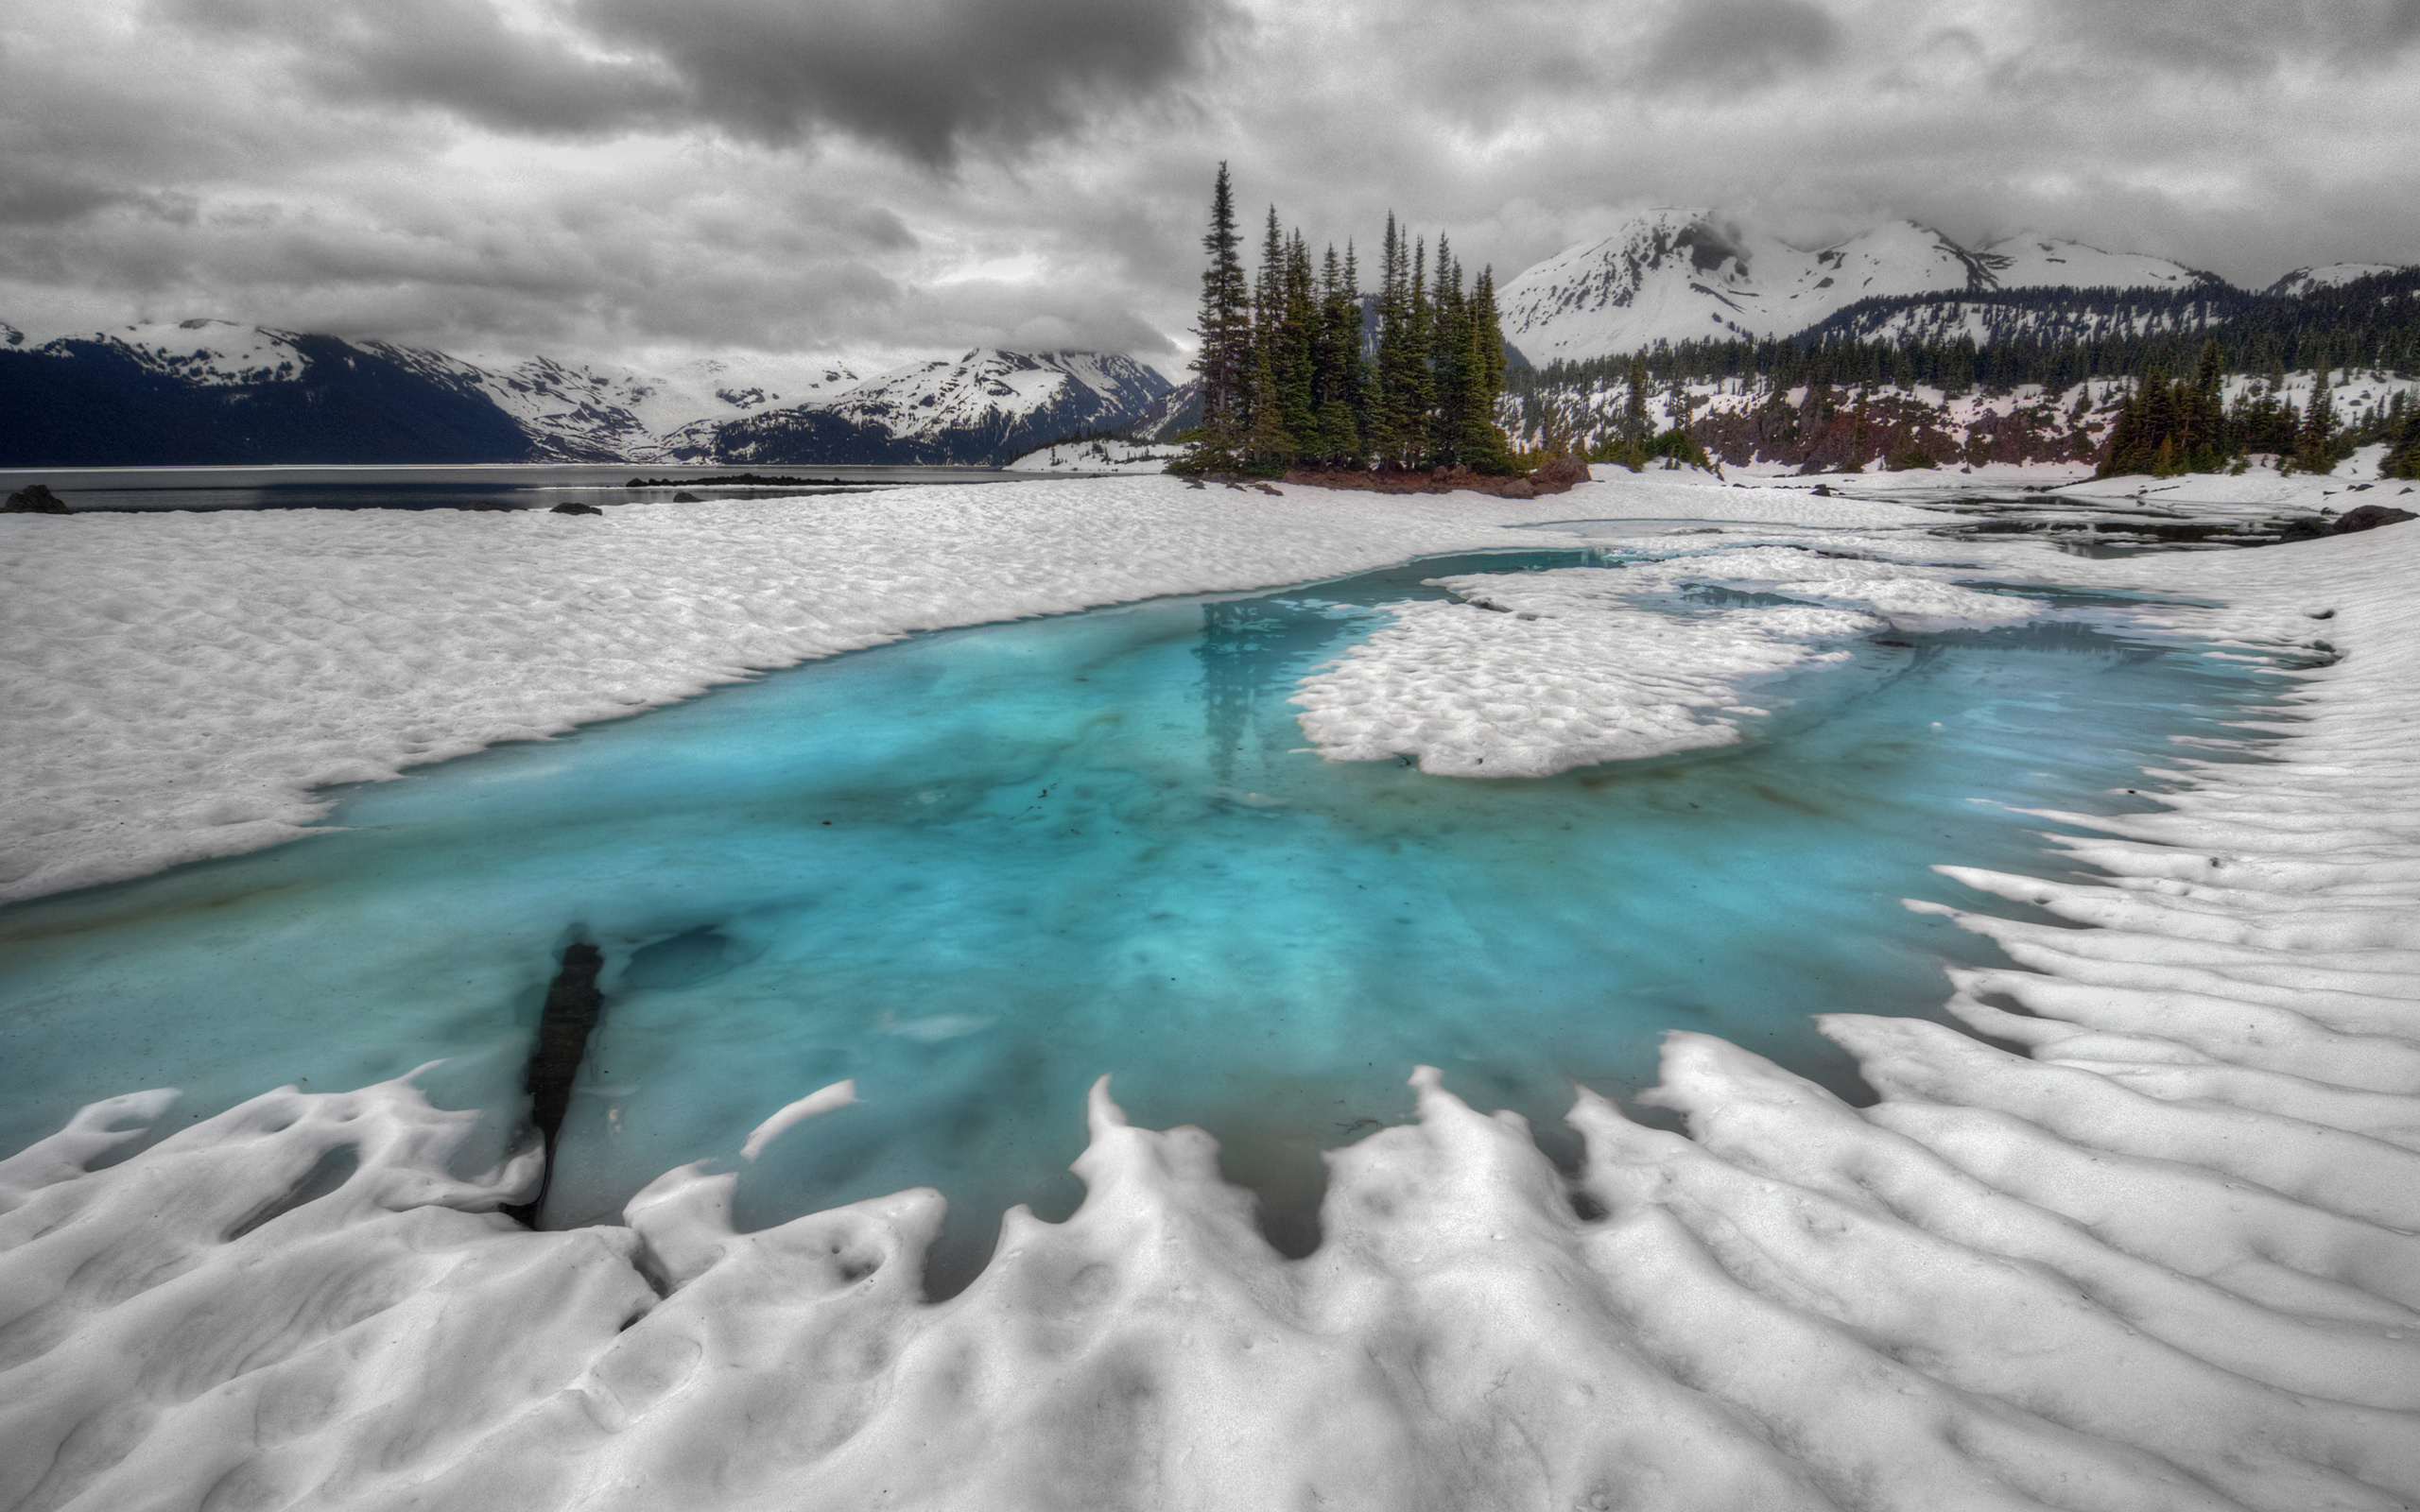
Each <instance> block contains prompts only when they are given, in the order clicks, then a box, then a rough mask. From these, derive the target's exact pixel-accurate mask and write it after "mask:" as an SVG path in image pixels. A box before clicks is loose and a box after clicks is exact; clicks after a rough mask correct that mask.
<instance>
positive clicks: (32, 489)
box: [0, 483, 2409, 518]
mask: <svg viewBox="0 0 2420 1512" xmlns="http://www.w3.org/2000/svg"><path fill="white" fill-rule="evenodd" d="M75 512H76V511H75V510H73V509H70V508H69V507H67V506H66V505H65V504H64V503H63V502H61V499H60V497H59V495H58V494H56V493H53V492H51V491H50V489H49V488H48V486H46V485H44V484H41V483H28V484H26V486H25V487H24V488H22V489H19V490H17V491H16V492H14V493H12V494H10V495H9V502H8V504H6V505H5V506H0V514H74V513H75ZM2407 518H2409V517H2408V516H2407Z"/></svg>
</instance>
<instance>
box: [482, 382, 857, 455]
mask: <svg viewBox="0 0 2420 1512" xmlns="http://www.w3.org/2000/svg"><path fill="white" fill-rule="evenodd" d="M862 381H863V375H862V374H860V373H858V372H857V371H856V369H853V368H851V367H849V366H848V365H847V364H845V363H839V362H832V361H821V360H814V359H804V358H795V357H767V358H759V359H752V360H751V361H749V362H748V363H747V364H746V365H745V366H744V367H740V366H737V365H735V364H732V363H728V362H724V361H722V360H720V359H717V358H712V357H703V358H698V359H695V360H693V361H690V362H687V363H683V364H681V365H679V366H677V367H675V368H673V369H670V370H669V371H667V372H665V373H660V374H651V373H641V372H637V371H635V370H633V369H628V368H615V367H598V366H592V365H586V364H582V365H579V366H573V365H571V364H567V363H562V362H558V361H556V360H555V359H554V358H552V357H531V358H529V359H527V361H524V362H519V363H515V364H513V365H512V366H510V367H506V368H495V369H481V370H480V385H481V387H483V388H484V389H485V390H486V392H487V394H488V396H489V397H490V398H492V399H493V400H494V401H495V402H496V404H497V406H498V407H499V408H501V409H503V410H504V412H505V413H506V414H509V415H510V416H512V417H513V418H514V419H515V420H517V421H520V422H521V424H522V427H523V428H524V429H526V430H527V431H528V432H529V433H530V434H531V435H532V436H533V437H535V438H540V439H541V440H542V441H543V442H545V443H549V444H551V446H552V447H554V448H555V449H556V450H557V452H558V454H559V455H562V456H563V457H564V458H565V459H567V460H576V459H583V458H586V457H590V456H596V457H598V458H600V459H622V458H627V459H630V460H634V461H655V460H661V459H663V458H665V457H668V456H670V455H674V454H676V453H678V452H681V451H683V450H684V449H685V450H695V449H696V448H697V447H698V446H699V445H700V436H701V435H710V434H711V433H712V431H713V430H714V428H715V427H717V426H718V425H720V424H722V423H723V422H724V421H732V420H736V419H738V418H739V417H741V416H743V415H752V414H755V413H758V412H759V411H762V410H767V409H771V408H774V407H777V406H781V405H784V404H789V405H797V404H812V403H814V402H816V401H818V400H821V399H828V398H831V397H833V396H835V395H838V394H843V393H846V392H848V391H849V390H850V389H851V388H854V387H856V386H857V385H858V384H859V383H860V382H862Z"/></svg>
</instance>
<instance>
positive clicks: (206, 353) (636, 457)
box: [0, 319, 1170, 467]
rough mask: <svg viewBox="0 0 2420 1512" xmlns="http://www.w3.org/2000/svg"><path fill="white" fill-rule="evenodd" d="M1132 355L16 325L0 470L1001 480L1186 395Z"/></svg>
mask: <svg viewBox="0 0 2420 1512" xmlns="http://www.w3.org/2000/svg"><path fill="white" fill-rule="evenodd" d="M1169 387H1170V386H1169V384H1168V382H1167V379H1166V378H1163V377H1162V376H1161V375H1160V374H1158V373H1157V372H1155V371H1153V370H1152V369H1150V368H1148V367H1146V366H1144V365H1143V364H1141V363H1138V362H1135V361H1133V360H1132V358H1129V357H1125V356H1120V355H1104V354H1098V353H1092V352H1046V353H1029V352H995V351H990V350H987V349H977V350H975V351H970V352H966V353H965V354H964V355H962V356H960V357H958V358H955V359H948V360H941V361H931V362H923V363H913V364H909V365H908V366H907V367H904V368H900V369H893V370H891V371H890V372H886V373H880V374H876V375H873V376H872V377H867V376H865V375H863V374H860V373H858V372H857V371H856V370H855V369H852V368H850V367H848V366H846V365H844V364H840V363H835V362H825V361H820V360H809V359H798V358H780V357H774V358H767V359H764V360H762V361H759V362H753V363H750V364H746V365H740V364H733V363H725V362H721V361H718V360H715V359H701V360H699V361H695V362H691V363H688V364H684V365H683V366H682V367H681V368H679V369H675V370H673V371H671V372H668V373H664V374H646V373H641V372H637V371H635V370H632V369H622V368H614V367H593V366H583V365H574V364H569V363H564V362H560V361H558V360H556V359H554V358H551V357H544V356H539V357H531V358H528V359H526V360H524V361H520V362H517V363H513V364H511V365H510V366H504V365H493V366H490V365H482V364H480V363H476V362H473V361H470V360H468V359H465V358H462V357H458V356H454V355H451V354H449V353H446V352H437V351H433V350H430V349H427V348H421V347H408V346H403V345H400V344H396V343H392V342H384V341H362V342H351V341H346V340H343V339H340V338H338V337H336V336H332V335H307V334H303V333H299V332H288V331H278V330H271V329H268V328H263V327H255V326H245V325H237V324H234V323H232V322H229V321H224V320H212V319H193V320H184V321H180V322H176V323H164V322H162V323H151V324H143V325H132V326H125V327H120V328H118V329H116V330H114V331H109V332H95V333H91V334H89V335H70V336H61V337H58V338H56V339H53V340H49V341H43V342H34V341H32V340H30V339H29V338H27V337H26V335H25V334H24V333H22V332H20V331H18V330H16V329H15V328H14V327H12V326H9V325H6V324H0V414H5V415H6V416H7V417H8V421H7V423H6V425H5V426H0V466H6V467H106V466H179V465H204V464H211V463H254V464H258V463H323V464H324V463H391V464H408V463H438V462H452V463H459V462H525V461H592V462H608V461H612V462H621V461H627V462H632V463H645V462H682V461H694V462H711V463H722V462H730V463H753V464H784V465H795V464H806V463H821V464H831V465H847V464H851V463H861V464H862V463H884V462H916V463H927V464H977V465H983V464H990V465H996V464H998V463H1003V462H1006V461H1008V460H1010V459H1011V457H1013V456H1015V455H1018V454H1019V453H1021V452H1024V451H1028V450H1030V449H1031V448H1033V447H1034V446H1038V445H1041V444H1043V443H1045V442H1046V441H1048V440H1051V439H1053V438H1056V437H1059V436H1062V435H1067V434H1071V433H1073V432H1076V431H1080V430H1103V429H1110V428H1114V427H1116V426H1119V425H1122V424H1125V423H1127V422H1128V421H1132V420H1133V419H1135V418H1137V417H1139V416H1142V415H1143V414H1145V413H1146V412H1148V411H1149V410H1150V407H1151V406H1152V404H1153V403H1154V402H1155V401H1157V400H1159V399H1160V398H1161V397H1162V396H1164V395H1166V394H1167V392H1168V390H1169Z"/></svg>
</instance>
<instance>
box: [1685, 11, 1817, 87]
mask: <svg viewBox="0 0 2420 1512" xmlns="http://www.w3.org/2000/svg"><path fill="white" fill-rule="evenodd" d="M1840 50H1841V25H1840V23H1839V22H1837V21H1835V20H1833V19H1832V17H1831V14H1830V13H1829V12H1827V11H1825V10H1824V9H1823V8H1821V7H1819V6H1814V5H1809V4H1807V3H1806V0H1682V4H1681V5H1680V7H1679V8H1678V9H1677V12H1676V13H1675V14H1674V16H1673V17H1672V19H1671V21H1670V23H1669V24H1668V25H1667V26H1665V28H1664V30H1663V32H1662V34H1661V35H1660V36H1658V37H1657V38H1656V40H1655V43H1654V44H1653V47H1652V49H1651V52H1650V54H1649V58H1648V66H1647V68H1646V70H1645V72H1644V74H1643V76H1642V78H1643V81H1645V82H1648V83H1650V84H1661V83H1683V82H1686V83H1721V84H1729V85H1735V86H1737V85H1752V84H1759V83H1764V82H1767V81H1770V80H1772V79H1773V78H1776V77H1780V76H1781V75H1783V74H1787V73H1793V72H1796V71H1798V70H1800V69H1805V68H1813V67H1816V66H1819V65H1821V64H1823V63H1826V62H1829V61H1830V60H1832V59H1833V58H1834V57H1835V56H1836V55H1837V54H1838V53H1839V52H1840Z"/></svg>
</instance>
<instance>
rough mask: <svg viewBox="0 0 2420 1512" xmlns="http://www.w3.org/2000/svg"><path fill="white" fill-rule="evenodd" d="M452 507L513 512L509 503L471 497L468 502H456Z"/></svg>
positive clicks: (504, 512) (502, 512) (505, 512)
mask: <svg viewBox="0 0 2420 1512" xmlns="http://www.w3.org/2000/svg"><path fill="white" fill-rule="evenodd" d="M455 508H457V509H493V510H495V511H496V512H498V513H501V514H510V513H512V512H513V508H512V506H510V505H509V504H498V503H496V502H495V501H494V500H493V499H473V500H472V501H471V502H470V503H468V504H458V505H456V506H455Z"/></svg>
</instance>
